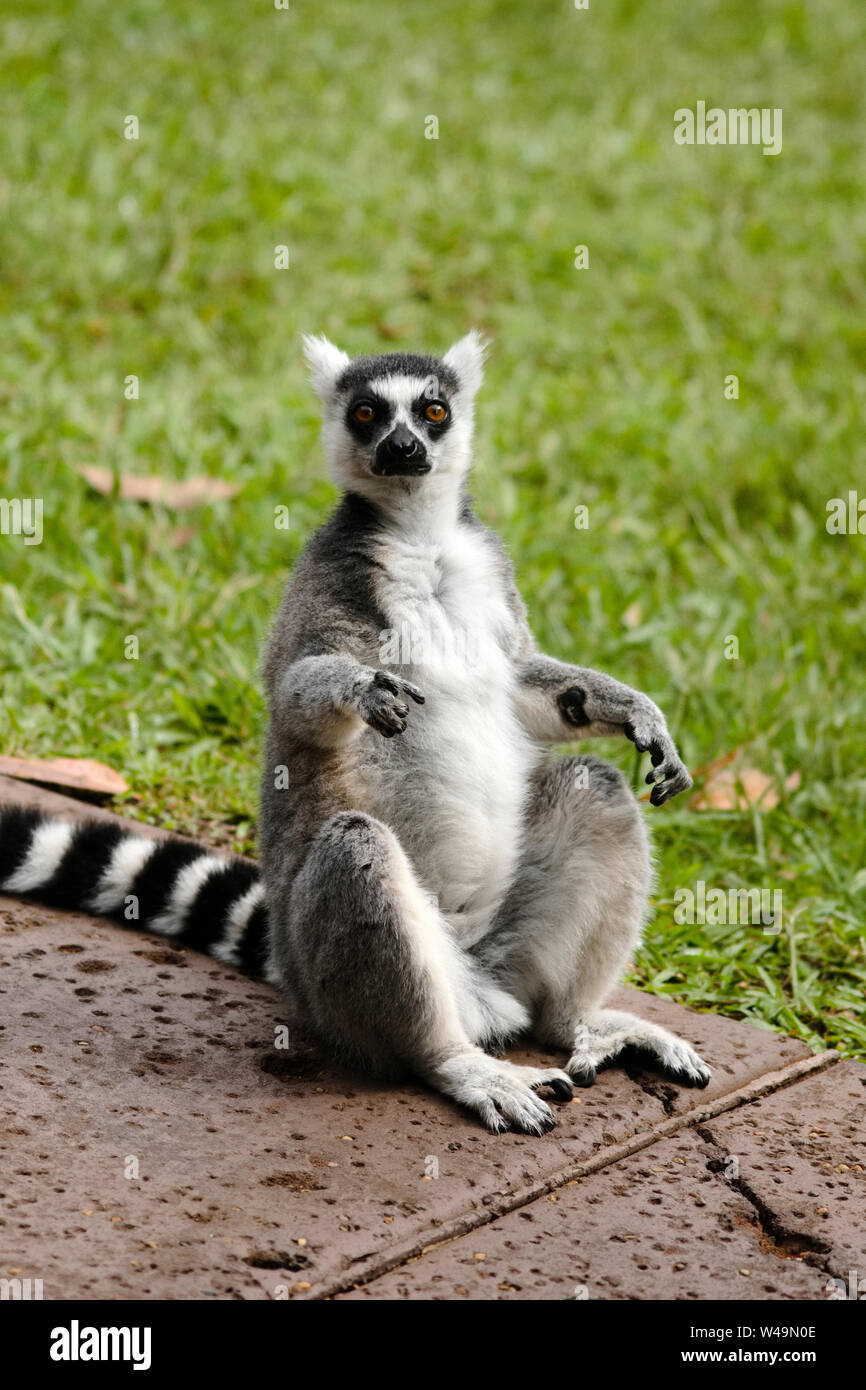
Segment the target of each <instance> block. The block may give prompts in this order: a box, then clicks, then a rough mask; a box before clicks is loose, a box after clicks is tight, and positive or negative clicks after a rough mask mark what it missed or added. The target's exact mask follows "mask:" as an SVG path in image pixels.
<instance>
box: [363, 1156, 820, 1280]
mask: <svg viewBox="0 0 866 1390" xmlns="http://www.w3.org/2000/svg"><path fill="white" fill-rule="evenodd" d="M713 1152H714V1151H713V1149H712V1147H711V1146H709V1147H708V1146H707V1145H706V1144H704V1143H702V1142H701V1139H700V1138H699V1137H698V1135H697V1134H695V1132H694V1130H692V1129H684V1130H682V1131H681V1132H680V1133H678V1134H677V1135H675V1136H673V1137H671V1138H668V1139H663V1140H661V1141H660V1142H659V1143H657V1144H655V1145H654V1146H653V1147H652V1148H649V1149H644V1150H643V1151H642V1152H641V1153H639V1154H634V1155H632V1156H631V1157H629V1158H626V1159H623V1160H621V1161H620V1162H618V1163H615V1164H613V1165H611V1166H610V1167H608V1168H604V1169H602V1170H601V1171H600V1172H596V1173H591V1174H589V1175H588V1176H587V1177H585V1178H582V1179H579V1180H578V1181H577V1182H574V1183H570V1184H569V1185H567V1186H565V1187H562V1188H559V1189H558V1190H557V1191H556V1192H555V1193H552V1194H551V1195H550V1196H548V1197H545V1198H541V1199H539V1200H537V1201H535V1202H532V1203H530V1204H529V1205H528V1206H525V1207H523V1208H521V1209H519V1210H517V1211H512V1212H509V1213H508V1214H507V1215H506V1216H503V1217H500V1218H498V1219H497V1220H495V1221H492V1222H490V1223H489V1224H488V1225H487V1226H482V1227H479V1228H477V1229H476V1230H474V1231H472V1232H470V1233H469V1234H467V1235H464V1236H461V1237H460V1238H459V1239H457V1240H453V1241H449V1242H448V1243H446V1244H444V1245H440V1246H439V1247H437V1248H435V1249H433V1250H430V1251H428V1253H426V1254H423V1255H421V1256H420V1257H419V1258H417V1259H414V1260H412V1261H410V1262H409V1263H408V1264H406V1265H404V1266H402V1267H401V1268H399V1269H395V1270H392V1271H391V1272H390V1273H388V1274H384V1275H382V1276H380V1277H379V1278H378V1279H375V1280H373V1281H372V1282H371V1283H369V1284H366V1285H364V1286H363V1287H362V1288H359V1289H356V1290H353V1291H352V1292H351V1293H346V1294H343V1295H340V1296H339V1298H340V1301H342V1300H343V1299H347V1300H349V1301H353V1300H359V1299H372V1300H379V1299H447V1300H455V1299H457V1300H459V1299H485V1300H487V1299H497V1300H505V1301H510V1300H515V1301H525V1300H527V1299H566V1300H571V1299H580V1300H582V1299H585V1298H588V1299H702V1300H703V1299H717V1298H718V1299H792V1298H796V1299H816V1298H822V1297H825V1294H824V1292H823V1289H824V1285H825V1284H826V1275H825V1274H822V1272H821V1271H820V1270H817V1269H814V1268H811V1267H810V1266H809V1265H808V1264H806V1263H804V1262H803V1261H801V1260H799V1259H792V1258H785V1257H783V1256H782V1255H781V1254H780V1253H779V1252H778V1251H777V1250H775V1249H774V1248H773V1247H772V1246H771V1245H768V1244H767V1242H766V1241H765V1239H764V1236H763V1232H762V1229H761V1226H760V1223H759V1221H758V1216H757V1213H756V1211H755V1209H754V1207H753V1206H752V1205H751V1204H750V1203H749V1202H748V1201H747V1200H746V1198H745V1197H744V1196H743V1194H742V1193H740V1192H739V1191H737V1189H736V1188H735V1187H733V1186H731V1185H730V1184H729V1183H727V1182H726V1181H725V1180H724V1178H723V1177H722V1176H721V1175H720V1174H718V1173H716V1172H713V1171H712V1170H711V1169H710V1168H709V1167H708V1166H707V1165H708V1163H709V1162H711V1161H712V1158H713Z"/></svg>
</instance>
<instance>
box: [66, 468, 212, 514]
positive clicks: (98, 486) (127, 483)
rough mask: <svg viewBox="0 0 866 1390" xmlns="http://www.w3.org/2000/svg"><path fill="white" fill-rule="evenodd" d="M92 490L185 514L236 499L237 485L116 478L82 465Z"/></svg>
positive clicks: (146, 477) (108, 471)
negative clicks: (161, 504) (153, 504)
mask: <svg viewBox="0 0 866 1390" xmlns="http://www.w3.org/2000/svg"><path fill="white" fill-rule="evenodd" d="M78 471H79V472H80V473H81V474H82V476H83V477H84V478H86V479H87V481H88V482H89V484H90V486H91V487H92V488H95V490H96V491H97V492H101V493H102V494H103V495H104V496H106V497H112V496H113V495H114V493H115V481H116V484H117V488H116V490H117V493H118V495H119V496H120V497H122V498H123V499H124V501H128V502H161V503H163V504H164V505H165V506H166V507H175V508H176V509H177V510H178V511H186V510H187V509H188V508H190V507H200V506H201V505H202V503H203V502H218V501H222V500H223V499H224V498H226V497H234V495H235V493H236V492H237V491H238V484H237V483H227V482H226V481H225V479H224V478H209V477H206V476H205V477H200V478H186V479H184V480H182V481H180V482H178V481H176V480H174V479H172V478H157V477H154V476H153V475H144V474H134V473H120V474H114V473H113V472H112V471H111V469H110V468H101V467H99V465H98V464H82V466H81V468H80V469H79V470H78Z"/></svg>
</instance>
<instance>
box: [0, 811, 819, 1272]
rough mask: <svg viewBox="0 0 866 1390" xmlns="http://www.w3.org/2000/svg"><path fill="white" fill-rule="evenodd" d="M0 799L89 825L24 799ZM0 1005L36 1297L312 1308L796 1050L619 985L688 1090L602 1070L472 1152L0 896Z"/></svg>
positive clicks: (411, 1091) (234, 992)
mask: <svg viewBox="0 0 866 1390" xmlns="http://www.w3.org/2000/svg"><path fill="white" fill-rule="evenodd" d="M0 799H11V800H27V801H28V802H30V804H41V805H43V806H44V807H45V809H46V810H49V811H67V812H69V813H70V814H78V815H92V814H95V811H94V808H91V807H89V806H81V805H80V804H79V803H76V802H74V801H70V800H69V799H68V798H65V797H61V796H57V795H54V794H52V793H49V792H44V791H41V790H39V789H37V788H32V787H27V786H26V785H25V784H18V783H12V791H11V794H10V789H9V788H8V787H4V786H2V785H0ZM102 814H103V815H105V814H109V813H104V812H103V813H102ZM130 824H131V825H134V828H135V829H137V830H140V831H145V830H146V827H144V826H139V825H137V824H134V823H130ZM0 992H2V1000H0V1018H2V1024H3V1028H2V1030H0V1048H2V1052H3V1058H4V1067H3V1070H2V1073H0V1174H3V1175H4V1177H3V1178H2V1179H0V1189H2V1190H3V1191H4V1194H5V1195H4V1196H3V1198H2V1208H3V1219H4V1220H5V1222H6V1224H5V1227H3V1228H2V1236H3V1239H2V1244H0V1276H2V1275H3V1274H5V1273H6V1272H7V1270H8V1268H10V1267H12V1268H23V1269H24V1271H25V1273H24V1275H23V1276H22V1277H27V1275H28V1274H30V1275H31V1277H41V1278H43V1280H44V1284H45V1294H46V1297H124V1298H129V1297H179V1298H186V1297H201V1296H217V1297H222V1298H225V1297H261V1296H274V1295H275V1290H277V1289H278V1288H280V1289H286V1288H287V1289H288V1291H290V1292H291V1293H292V1294H293V1295H296V1296H308V1297H309V1296H315V1294H316V1292H317V1291H327V1290H328V1289H329V1288H330V1287H331V1286H333V1285H334V1284H335V1282H336V1283H339V1282H341V1281H343V1282H344V1281H345V1280H346V1278H347V1277H348V1276H351V1274H352V1273H353V1271H355V1270H359V1271H362V1270H368V1269H369V1268H370V1267H371V1266H372V1267H375V1266H377V1265H378V1264H381V1265H382V1266H383V1267H384V1266H385V1265H387V1263H388V1262H389V1261H393V1260H395V1259H400V1258H403V1257H404V1256H405V1254H411V1253H412V1250H413V1248H415V1247H417V1246H419V1245H420V1244H425V1243H429V1242H430V1241H431V1240H435V1239H436V1238H437V1233H443V1234H444V1233H449V1234H450V1233H452V1232H453V1231H454V1230H455V1229H461V1230H462V1229H468V1228H470V1227H472V1226H474V1225H477V1224H478V1223H479V1222H484V1221H486V1220H487V1219H488V1218H489V1216H490V1213H491V1211H499V1210H501V1209H503V1207H507V1206H508V1205H509V1204H511V1203H512V1202H513V1200H515V1194H532V1193H533V1191H537V1190H539V1189H543V1187H544V1185H545V1184H551V1183H554V1182H557V1181H560V1180H562V1178H563V1175H564V1176H568V1175H569V1170H570V1169H572V1168H573V1167H574V1165H575V1164H577V1163H579V1162H581V1161H583V1160H586V1159H587V1158H590V1157H592V1156H593V1155H599V1154H601V1153H602V1152H603V1151H604V1150H606V1149H607V1148H609V1147H610V1146H613V1145H616V1144H620V1143H622V1142H623V1141H627V1140H630V1139H632V1138H633V1137H634V1136H646V1141H647V1142H649V1139H650V1138H651V1137H652V1131H653V1128H654V1127H655V1126H656V1125H658V1124H659V1123H660V1122H664V1121H666V1119H669V1117H671V1116H674V1117H675V1116H676V1115H677V1114H678V1112H679V1110H680V1108H681V1107H692V1106H694V1105H697V1104H700V1103H702V1102H703V1103H706V1102H707V1100H708V1099H711V1098H712V1096H713V1095H714V1094H716V1095H717V1094H726V1093H727V1092H729V1091H731V1090H734V1089H736V1088H737V1087H738V1086H741V1085H743V1084H744V1083H745V1082H747V1081H748V1080H750V1079H752V1078H754V1077H755V1076H757V1075H758V1074H759V1073H762V1072H763V1071H767V1070H772V1069H774V1068H779V1067H782V1066H784V1065H786V1064H787V1063H788V1062H789V1061H790V1060H791V1059H796V1058H798V1057H801V1056H803V1055H804V1054H805V1053H806V1049H804V1048H803V1047H802V1045H801V1044H799V1043H796V1042H792V1040H790V1039H787V1038H784V1037H780V1036H778V1035H775V1034H770V1033H764V1032H761V1031H759V1030H756V1029H752V1028H748V1027H747V1026H746V1025H744V1024H739V1023H734V1022H731V1021H730V1020H725V1019H720V1018H715V1017H712V1016H710V1015H698V1014H693V1013H690V1012H689V1011H687V1010H685V1009H681V1008H679V1007H678V1006H677V1005H674V1004H671V1003H669V1002H667V1001H665V1000H659V999H654V998H653V997H652V996H649V995H643V994H638V993H637V992H635V991H625V992H624V993H623V996H622V998H621V999H620V1000H619V1001H618V1002H620V1003H621V1004H623V1003H624V1004H625V1005H626V1006H627V1007H631V1008H633V1009H634V1010H635V1011H636V1012H642V1013H645V1014H646V1015H647V1016H649V1017H653V1018H658V1019H659V1020H660V1021H663V1022H665V1023H667V1024H668V1026H671V1027H674V1028H676V1029H677V1030H678V1031H681V1032H682V1033H683V1035H684V1036H686V1037H688V1038H690V1039H691V1040H692V1041H694V1042H696V1044H697V1045H698V1046H700V1047H702V1048H703V1049H704V1051H705V1054H706V1055H707V1056H708V1058H709V1059H710V1061H711V1062H712V1064H713V1065H714V1067H715V1069H716V1076H715V1077H714V1079H713V1082H712V1084H711V1087H709V1088H708V1089H707V1090H706V1091H703V1092H684V1093H680V1092H679V1090H678V1088H676V1087H673V1086H669V1085H668V1084H667V1083H662V1082H660V1081H659V1080H658V1078H653V1077H652V1076H651V1075H650V1074H648V1073H643V1072H640V1073H638V1072H636V1073H635V1076H636V1077H639V1078H640V1080H639V1081H638V1080H633V1079H631V1078H630V1077H629V1076H627V1075H626V1074H624V1073H623V1072H622V1071H619V1070H611V1071H608V1072H604V1073H602V1075H601V1076H600V1077H599V1080H598V1082H597V1084H596V1085H595V1086H594V1087H592V1088H591V1089H589V1090H586V1091H581V1092H579V1093H578V1096H577V1099H576V1101H575V1102H572V1103H570V1104H566V1105H564V1106H561V1107H558V1110H557V1114H558V1117H559V1120H560V1123H559V1124H558V1126H557V1128H556V1129H555V1130H554V1131H553V1132H552V1133H551V1134H550V1135H547V1136H545V1137H544V1138H541V1139H534V1138H530V1137H529V1136H523V1135H511V1134H509V1135H502V1136H493V1135H489V1134H487V1133H486V1132H485V1131H484V1130H483V1129H481V1128H480V1127H479V1125H478V1124H477V1122H476V1121H475V1120H474V1118H471V1117H469V1116H467V1115H465V1114H463V1113H462V1112H461V1111H459V1110H458V1109H457V1108H456V1107H455V1106H453V1105H451V1104H450V1103H449V1102H447V1101H446V1100H444V1099H442V1098H441V1097H439V1096H436V1095H434V1094H433V1093H431V1092H429V1091H427V1090H426V1089H425V1088H423V1087H420V1086H416V1085H407V1086H404V1087H398V1086H387V1085H381V1084H370V1083H366V1082H364V1081H363V1080H361V1079H359V1078H357V1077H354V1076H349V1075H347V1074H343V1073H340V1072H338V1071H337V1070H336V1069H334V1068H332V1067H330V1066H328V1065H327V1064H325V1063H323V1062H322V1061H321V1060H320V1059H319V1058H318V1057H316V1055H315V1054H314V1053H312V1052H311V1051H310V1050H309V1049H307V1048H305V1047H304V1045H303V1040H301V1039H292V1040H291V1042H292V1048H291V1050H290V1051H288V1052H287V1051H285V1050H282V1049H279V1048H276V1047H275V1037H276V1033H275V1030H276V1029H277V1028H278V1027H279V1026H280V1024H281V1019H280V1010H279V1001H278V997H277V995H276V994H275V993H274V992H273V991H272V990H271V989H270V988H269V987H268V986H266V985H262V984H256V983H253V982H251V981H249V980H246V979H244V978H243V977H242V976H239V975H238V974H236V973H235V972H234V971H232V970H231V969H230V968H229V967H226V966H223V965H221V964H220V963H219V962H216V961H213V960H210V959H208V958H206V957H202V956H198V955H196V954H195V953H193V952H180V953H178V952H175V951H173V950H172V949H171V948H170V946H169V945H168V944H167V943H166V942H165V941H164V940H160V939H159V938H156V937H148V936H145V935H144V934H141V933H138V932H133V931H129V930H124V929H123V928H120V927H115V926H112V925H110V924H108V923H104V922H100V921H97V920H95V919H92V918H89V917H85V916H81V915H74V914H62V913H58V912H52V911H48V910H46V909H43V908H41V907H38V906H35V905H33V904H23V903H20V902H18V901H16V900H14V899H11V898H0ZM705 1040H706V1041H705ZM514 1055H515V1056H523V1057H526V1058H527V1059H528V1058H533V1059H540V1060H546V1059H547V1058H548V1057H549V1059H550V1060H551V1061H554V1062H561V1061H562V1060H563V1059H562V1058H559V1057H552V1056H550V1054H542V1053H540V1052H539V1051H538V1050H534V1049H527V1050H524V1051H522V1052H521V1053H516V1054H514ZM806 1055H808V1054H806ZM640 1142H643V1140H640ZM127 1157H129V1158H135V1159H137V1160H138V1167H139V1173H140V1177H139V1178H138V1179H135V1178H126V1177H124V1165H125V1160H126V1158H127ZM127 1166H129V1165H127ZM436 1171H438V1175H439V1176H438V1178H435V1179H434V1178H432V1177H431V1176H430V1175H431V1174H432V1173H433V1172H436ZM299 1242H305V1243H304V1244H300V1243H299ZM251 1262H252V1263H251ZM296 1286H300V1287H296ZM306 1286H308V1287H306Z"/></svg>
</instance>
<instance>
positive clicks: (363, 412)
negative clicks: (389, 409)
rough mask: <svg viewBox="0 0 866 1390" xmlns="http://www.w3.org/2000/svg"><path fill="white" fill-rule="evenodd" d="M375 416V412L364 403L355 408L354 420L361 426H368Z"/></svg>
mask: <svg viewBox="0 0 866 1390" xmlns="http://www.w3.org/2000/svg"><path fill="white" fill-rule="evenodd" d="M375 414H376V412H375V410H374V409H373V407H372V406H371V405H368V404H367V403H366V402H364V404H363V405H358V406H356V407H355V419H356V420H357V421H358V423H359V424H361V425H369V423H370V421H371V420H372V419H373V417H374V415H375Z"/></svg>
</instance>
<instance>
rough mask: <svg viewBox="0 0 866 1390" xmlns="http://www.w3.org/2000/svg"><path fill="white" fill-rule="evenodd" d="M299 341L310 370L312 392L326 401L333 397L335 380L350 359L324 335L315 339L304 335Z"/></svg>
mask: <svg viewBox="0 0 866 1390" xmlns="http://www.w3.org/2000/svg"><path fill="white" fill-rule="evenodd" d="M301 341H302V343H303V347H304V356H305V358H306V359H307V366H308V367H309V369H310V380H311V382H312V383H313V390H314V391H315V392H316V394H317V395H318V396H320V397H321V398H322V400H326V399H327V398H328V397H329V396H331V395H333V393H334V387H335V386H336V384H337V378H338V377H339V375H340V373H341V372H343V371H344V370H345V368H346V367H348V365H349V363H350V362H351V360H352V359H351V358H350V357H349V356H348V354H347V353H345V352H342V351H341V350H340V348H338V347H335V346H334V344H333V343H332V342H329V340H328V339H327V338H326V337H325V335H324V333H322V334H320V335H319V337H317V338H316V337H312V336H311V335H310V334H308V333H305V334H304V336H303V338H302V340H301Z"/></svg>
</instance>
